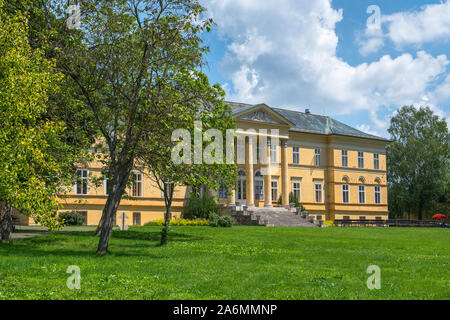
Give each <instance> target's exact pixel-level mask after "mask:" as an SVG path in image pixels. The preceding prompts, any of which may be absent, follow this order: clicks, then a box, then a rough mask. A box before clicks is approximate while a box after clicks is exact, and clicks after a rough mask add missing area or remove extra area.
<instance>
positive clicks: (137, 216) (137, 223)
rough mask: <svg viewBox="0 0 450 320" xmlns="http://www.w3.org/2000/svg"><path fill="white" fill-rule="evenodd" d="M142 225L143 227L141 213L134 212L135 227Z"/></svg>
mask: <svg viewBox="0 0 450 320" xmlns="http://www.w3.org/2000/svg"><path fill="white" fill-rule="evenodd" d="M140 225H141V213H140V212H133V226H140Z"/></svg>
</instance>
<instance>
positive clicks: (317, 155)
mask: <svg viewBox="0 0 450 320" xmlns="http://www.w3.org/2000/svg"><path fill="white" fill-rule="evenodd" d="M314 165H315V166H316V167H320V166H321V165H322V149H321V148H315V149H314Z"/></svg>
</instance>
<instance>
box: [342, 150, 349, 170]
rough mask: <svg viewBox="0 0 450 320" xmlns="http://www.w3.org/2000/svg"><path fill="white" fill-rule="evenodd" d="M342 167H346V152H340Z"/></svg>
mask: <svg viewBox="0 0 450 320" xmlns="http://www.w3.org/2000/svg"><path fill="white" fill-rule="evenodd" d="M342 166H343V167H348V151H347V150H342Z"/></svg>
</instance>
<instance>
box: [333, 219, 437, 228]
mask: <svg viewBox="0 0 450 320" xmlns="http://www.w3.org/2000/svg"><path fill="white" fill-rule="evenodd" d="M334 224H335V225H336V226H339V227H424V228H438V227H441V226H442V223H441V222H440V221H428V220H363V219H344V220H334Z"/></svg>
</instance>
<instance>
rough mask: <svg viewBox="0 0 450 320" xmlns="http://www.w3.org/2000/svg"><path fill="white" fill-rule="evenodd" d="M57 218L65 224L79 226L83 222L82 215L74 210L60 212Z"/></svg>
mask: <svg viewBox="0 0 450 320" xmlns="http://www.w3.org/2000/svg"><path fill="white" fill-rule="evenodd" d="M58 220H59V222H61V223H64V224H65V225H67V226H81V225H83V224H84V223H85V221H84V217H83V216H82V215H81V214H79V213H78V212H76V211H65V212H61V213H60V214H59V215H58Z"/></svg>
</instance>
